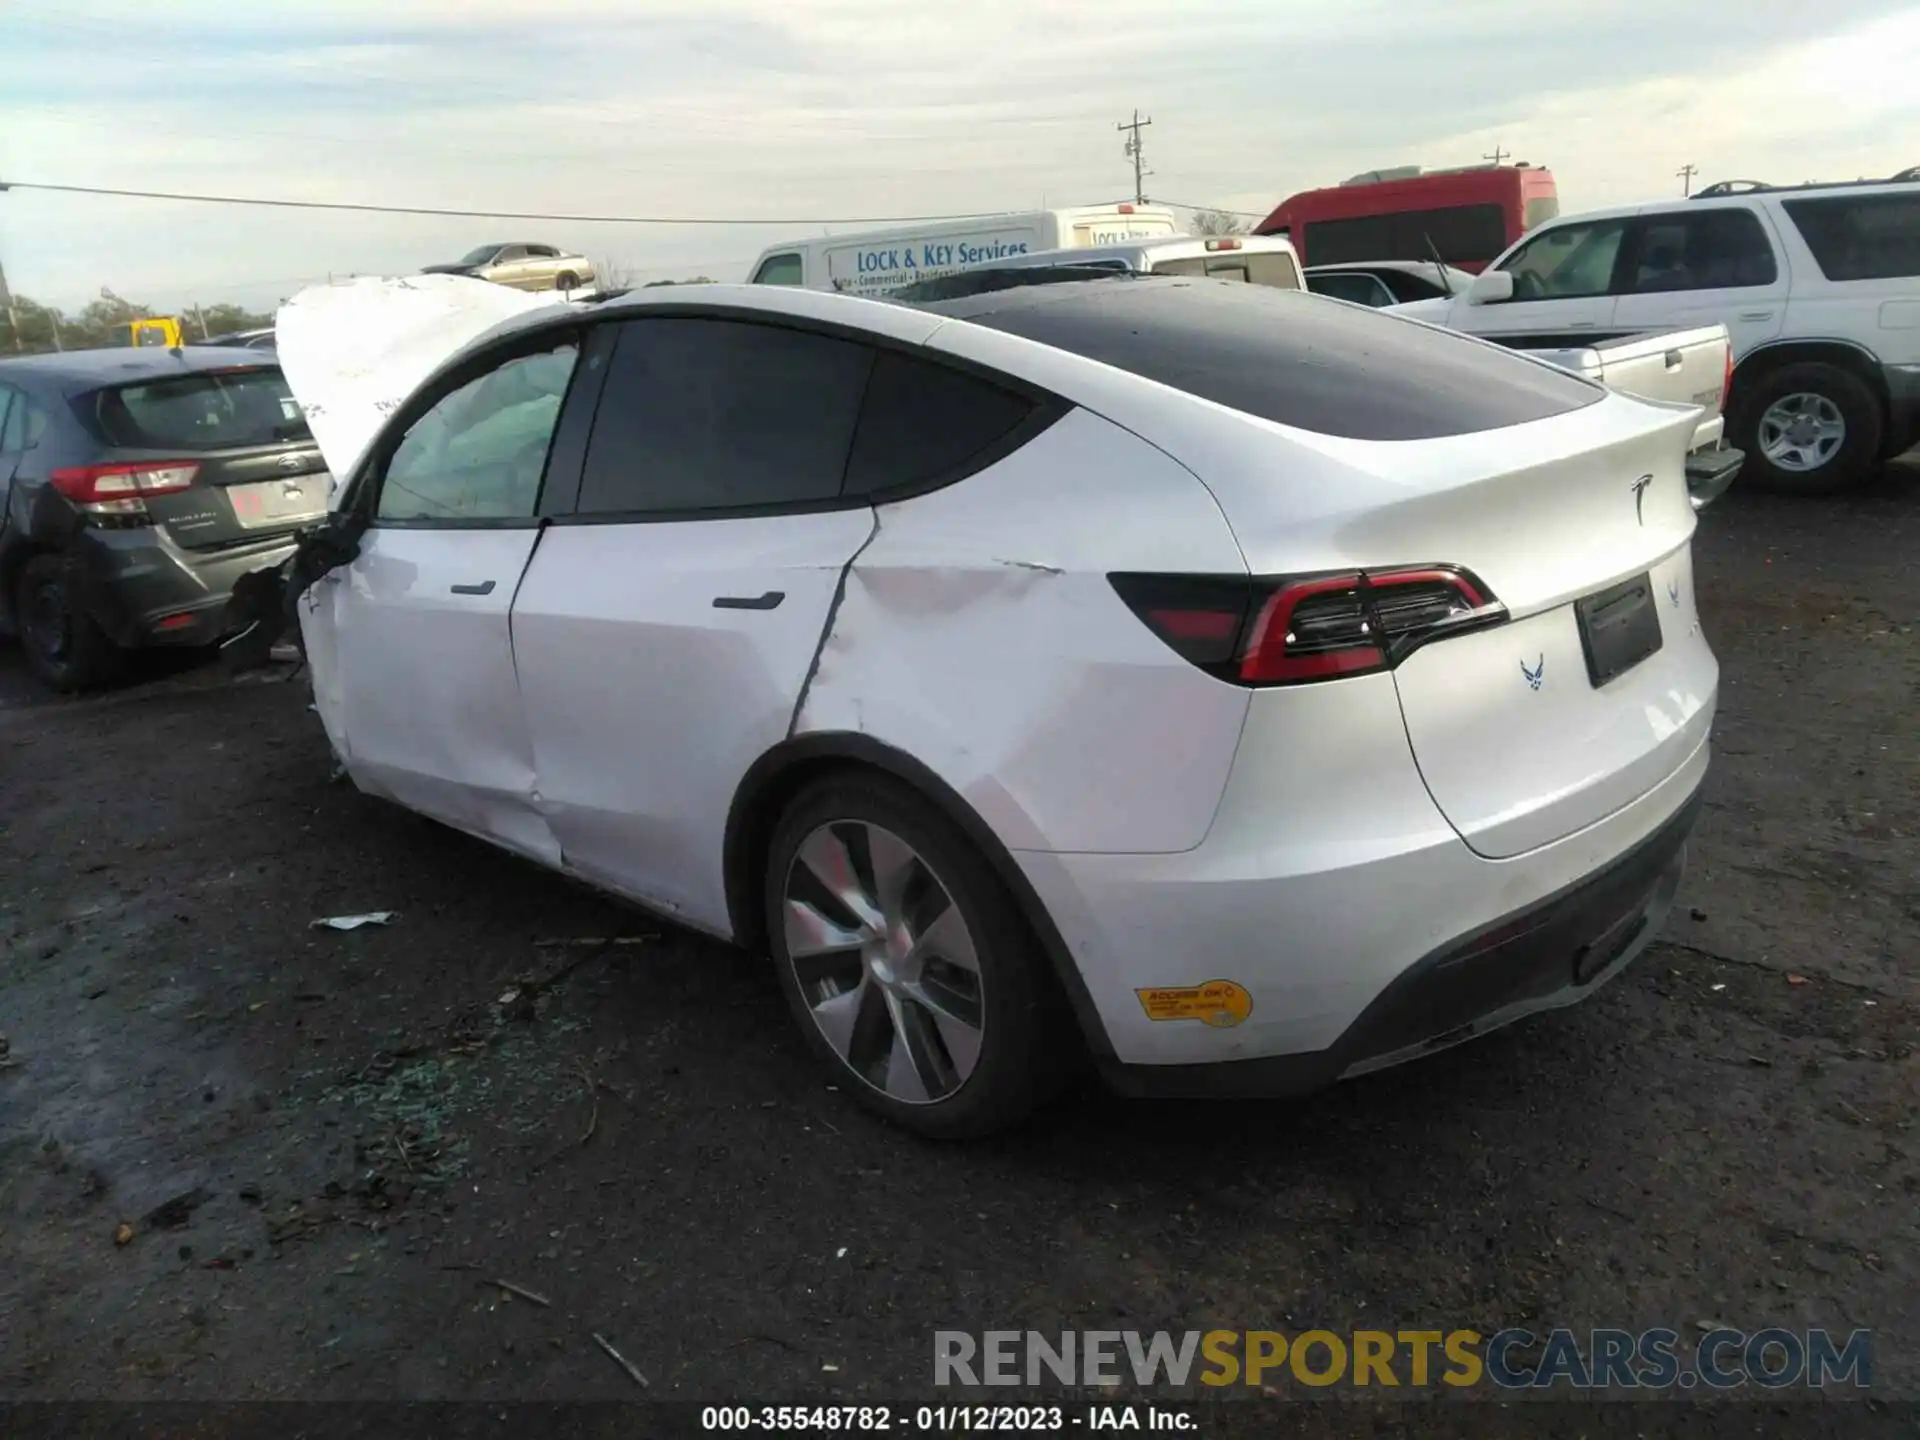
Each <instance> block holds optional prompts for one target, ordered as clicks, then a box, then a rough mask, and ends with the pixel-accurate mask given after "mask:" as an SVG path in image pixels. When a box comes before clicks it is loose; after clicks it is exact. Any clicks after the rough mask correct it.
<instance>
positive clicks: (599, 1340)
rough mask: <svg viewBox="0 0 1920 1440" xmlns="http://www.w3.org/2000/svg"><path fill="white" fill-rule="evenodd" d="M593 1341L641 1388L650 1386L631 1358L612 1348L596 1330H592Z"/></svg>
mask: <svg viewBox="0 0 1920 1440" xmlns="http://www.w3.org/2000/svg"><path fill="white" fill-rule="evenodd" d="M593 1343H594V1344H596V1345H598V1346H599V1347H600V1348H601V1349H602V1350H604V1351H606V1352H607V1354H608V1355H609V1356H610V1357H612V1360H613V1363H614V1364H616V1365H618V1366H619V1367H620V1368H621V1369H622V1370H624V1371H626V1372H627V1374H628V1375H629V1376H631V1377H632V1378H633V1380H634V1381H635V1382H636V1383H637V1384H638V1385H639V1386H640V1388H641V1389H642V1390H646V1389H650V1388H651V1387H650V1386H649V1385H648V1384H647V1377H646V1376H644V1375H642V1374H641V1373H640V1368H639V1367H638V1366H637V1365H635V1364H634V1363H633V1362H632V1361H631V1360H629V1359H627V1357H626V1356H624V1355H622V1354H621V1353H620V1352H619V1351H618V1350H616V1349H614V1348H613V1345H612V1342H610V1341H609V1340H608V1339H607V1337H606V1336H604V1335H602V1334H601V1333H600V1332H599V1331H598V1330H596V1331H594V1332H593Z"/></svg>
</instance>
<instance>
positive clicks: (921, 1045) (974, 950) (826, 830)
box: [763, 772, 1055, 1139]
mask: <svg viewBox="0 0 1920 1440" xmlns="http://www.w3.org/2000/svg"><path fill="white" fill-rule="evenodd" d="M763 897H764V898H763V903H764V909H765V914H766V923H767V936H768V945H769V949H770V950H771V951H772V954H773V959H774V963H775V965H776V967H777V968H778V970H779V974H780V985H781V988H782V989H783V990H784V991H785V992H786V995H787V1000H788V1003H789V1004H790V1005H791V1006H792V1008H793V1013H794V1017H795V1019H796V1020H797V1021H798V1023H799V1025H800V1028H801V1032H802V1034H803V1035H804V1036H805V1037H806V1042H807V1045H808V1046H809V1048H810V1049H812V1051H813V1052H814V1054H815V1055H816V1056H818V1057H819V1059H820V1060H821V1061H822V1062H823V1063H824V1064H826V1065H827V1067H828V1068H829V1069H830V1070H831V1071H832V1072H833V1073H834V1076H835V1078H836V1079H837V1080H838V1082H839V1083H840V1084H841V1086H843V1087H844V1088H846V1089H848V1090H850V1091H851V1092H852V1093H853V1094H854V1095H855V1097H856V1098H858V1099H859V1101H860V1102H861V1103H862V1104H863V1105H865V1106H867V1107H868V1108H869V1109H871V1110H873V1111H875V1112H877V1113H878V1114H880V1115H883V1116H885V1117H886V1118H887V1119H889V1120H891V1121H893V1122H894V1123H895V1124H897V1125H900V1126H903V1127H904V1128H906V1129H909V1130H912V1131H915V1132H917V1133H918V1134H921V1135H925V1136H929V1137H931V1138H935V1139H967V1138H973V1137H977V1136H982V1135H988V1134H991V1133H993V1132H995V1131H998V1130H1004V1129H1006V1128H1008V1127H1009V1126H1012V1125H1015V1124H1017V1123H1018V1122H1020V1121H1021V1120H1023V1119H1024V1118H1025V1117H1026V1116H1027V1114H1028V1113H1029V1112H1030V1111H1031V1110H1032V1109H1033V1107H1034V1105H1035V1103H1036V1102H1037V1101H1039V1100H1040V1099H1041V1098H1043V1096H1044V1095H1045V1094H1046V1093H1047V1092H1048V1091H1050V1090H1051V1089H1052V1083H1051V1077H1052V1074H1053V1069H1054V1068H1055V1067H1049V1066H1048V1064H1047V1063H1046V1054H1045V1046H1046V1037H1047V1034H1048V1029H1049V1026H1048V1016H1049V1013H1050V1011H1049V1006H1048V1003H1047V992H1046V988H1045V984H1044V981H1043V979H1042V970H1041V968H1040V967H1041V966H1042V964H1043V963H1044V961H1043V957H1042V956H1041V954H1040V952H1039V947H1038V945H1037V944H1036V942H1035V940H1034V938H1033V935H1032V933H1031V931H1030V930H1029V929H1028V927H1027V925H1026V923H1025V922H1024V920H1023V919H1022V918H1021V916H1020V913H1019V911H1018V909H1017V907H1016V906H1015V904H1014V901H1013V898H1012V897H1011V896H1010V895H1009V894H1008V893H1007V891H1006V888H1005V886H1004V885H1003V884H1002V883H1001V882H1000V880H999V879H998V877H996V876H995V875H994V873H993V870H992V868H991V866H990V865H989V864H988V863H987V861H986V858H985V857H984V856H982V855H981V854H980V853H979V851H978V850H976V849H975V848H974V847H973V845H972V844H971V843H970V842H969V841H968V840H967V838H966V837H965V835H963V834H962V833H961V832H960V830H959V829H958V828H957V827H956V826H955V825H954V824H953V823H952V822H951V821H950V820H949V819H948V818H947V817H946V816H945V815H944V814H942V813H941V812H940V810H939V809H938V808H936V807H935V806H934V805H932V804H931V803H929V802H928V801H927V800H926V799H925V798H924V797H922V796H921V795H919V794H918V793H916V792H915V791H913V790H912V789H910V788H909V787H907V786H905V785H903V784H901V783H899V782H898V781H895V780H893V779H891V778H890V777H886V776H881V775H870V774H862V773H858V772H848V773H844V774H839V775H832V776H828V777H825V778H823V779H821V780H819V781H816V782H815V783H814V784H812V785H810V786H808V787H807V788H806V789H804V790H802V791H801V792H800V794H799V795H797V796H796V797H795V798H794V799H793V801H792V802H791V803H790V804H789V805H788V806H787V808H786V810H785V812H784V813H783V814H782V815H781V817H780V821H779V824H778V825H777V827H776V828H775V830H774V835H773V842H772V845H771V846H770V847H769V850H768V856H767V870H766V875H765V877H764V880H763Z"/></svg>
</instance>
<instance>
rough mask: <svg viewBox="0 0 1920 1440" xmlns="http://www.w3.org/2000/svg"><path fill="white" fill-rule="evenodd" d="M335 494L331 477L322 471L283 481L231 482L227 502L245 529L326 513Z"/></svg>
mask: <svg viewBox="0 0 1920 1440" xmlns="http://www.w3.org/2000/svg"><path fill="white" fill-rule="evenodd" d="M332 493H333V480H332V477H331V476H329V475H328V474H327V472H326V471H324V470H319V471H314V472H312V473H310V474H306V475H292V476H288V477H287V478H286V479H284V480H256V481H253V482H251V483H250V484H246V485H229V486H227V503H228V504H230V505H232V506H233V518H234V519H235V520H237V521H238V522H239V523H240V527H241V528H242V529H243V530H260V529H264V528H266V527H268V526H284V525H289V524H292V523H293V522H295V521H300V520H311V519H314V518H316V517H318V516H320V515H324V514H325V513H326V511H327V502H328V500H329V499H330V498H331V496H332Z"/></svg>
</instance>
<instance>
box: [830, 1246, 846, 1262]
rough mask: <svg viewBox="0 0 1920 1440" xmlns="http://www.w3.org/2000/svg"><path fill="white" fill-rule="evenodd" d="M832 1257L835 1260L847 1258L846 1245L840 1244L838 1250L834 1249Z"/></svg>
mask: <svg viewBox="0 0 1920 1440" xmlns="http://www.w3.org/2000/svg"><path fill="white" fill-rule="evenodd" d="M833 1258H834V1259H836V1260H844V1259H846V1258H847V1247H846V1246H844V1245H842V1246H841V1247H840V1248H839V1249H838V1250H836V1251H834V1252H833Z"/></svg>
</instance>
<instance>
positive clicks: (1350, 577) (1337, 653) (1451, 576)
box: [1240, 566, 1490, 685]
mask: <svg viewBox="0 0 1920 1440" xmlns="http://www.w3.org/2000/svg"><path fill="white" fill-rule="evenodd" d="M1410 585H1445V586H1447V587H1448V588H1449V589H1451V590H1452V591H1453V592H1454V593H1455V594H1457V595H1459V596H1460V598H1461V599H1462V600H1464V601H1465V602H1466V603H1467V606H1468V608H1469V609H1471V610H1475V611H1479V610H1484V609H1486V608H1487V606H1488V604H1489V603H1490V602H1489V600H1488V598H1487V594H1486V591H1485V587H1484V586H1482V585H1480V584H1479V582H1478V581H1476V580H1474V579H1473V578H1472V577H1471V576H1469V575H1467V574H1466V573H1465V572H1464V571H1460V570H1454V569H1443V568H1439V567H1433V566H1428V567H1423V568H1418V569H1405V570H1374V571H1355V572H1353V573H1351V574H1347V575H1330V576H1325V577H1322V578H1316V579H1312V580H1302V581H1295V582H1293V583H1290V584H1284V585H1282V586H1281V587H1280V588H1279V589H1278V590H1276V591H1275V592H1274V594H1273V596H1272V598H1270V599H1269V600H1268V601H1267V603H1266V604H1265V605H1263V606H1262V607H1261V609H1260V615H1259V618H1258V619H1257V620H1256V621H1255V622H1254V626H1253V629H1252V631H1251V633H1250V635H1249V637H1248V640H1247V646H1246V650H1245V652H1244V654H1243V655H1242V657H1241V661H1240V678H1241V679H1242V680H1243V681H1247V682H1249V683H1252V684H1267V685H1275V684H1278V685H1284V684H1287V683H1289V682H1296V681H1304V680H1331V679H1335V678H1337V677H1339V676H1342V675H1361V674H1366V673H1367V672H1369V671H1373V670H1384V669H1387V668H1388V665H1389V648H1388V647H1389V644H1390V637H1388V636H1387V635H1385V634H1384V633H1382V631H1383V628H1384V627H1382V626H1381V625H1380V622H1379V617H1378V615H1377V613H1376V611H1375V610H1374V608H1373V606H1372V605H1371V604H1369V596H1370V595H1371V594H1373V593H1377V592H1379V591H1391V590H1396V589H1399V588H1402V587H1404V586H1410ZM1349 591H1351V592H1353V593H1354V594H1355V596H1356V598H1357V599H1358V602H1359V608H1360V612H1361V615H1362V618H1363V621H1364V623H1365V624H1366V627H1367V629H1368V630H1369V631H1370V632H1371V633H1373V634H1374V635H1375V637H1376V639H1375V641H1374V642H1372V643H1367V642H1362V643H1356V644H1353V645H1348V646H1343V647H1342V648H1340V649H1337V650H1324V651H1320V652H1318V653H1316V654H1310V655H1290V654H1288V653H1287V638H1288V632H1289V630H1290V629H1291V628H1292V625H1293V616H1294V612H1295V611H1296V610H1298V609H1299V607H1300V606H1301V604H1302V603H1303V602H1305V601H1308V600H1311V599H1313V598H1314V597H1315V596H1317V595H1338V594H1345V593H1347V592H1349ZM1404 638H1405V639H1407V640H1409V641H1410V642H1411V643H1412V644H1415V645H1417V644H1418V643H1419V640H1420V638H1421V637H1420V636H1418V635H1415V636H1410V637H1404Z"/></svg>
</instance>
